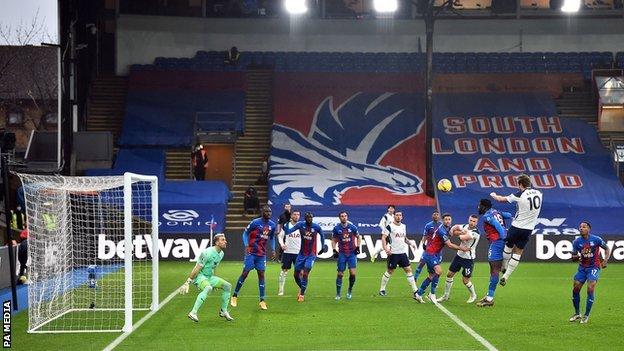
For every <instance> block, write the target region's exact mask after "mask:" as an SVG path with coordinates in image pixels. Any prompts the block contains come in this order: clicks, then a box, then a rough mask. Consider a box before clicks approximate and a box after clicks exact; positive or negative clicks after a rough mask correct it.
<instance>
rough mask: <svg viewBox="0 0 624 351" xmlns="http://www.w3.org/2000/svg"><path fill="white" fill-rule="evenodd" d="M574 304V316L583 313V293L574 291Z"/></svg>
mask: <svg viewBox="0 0 624 351" xmlns="http://www.w3.org/2000/svg"><path fill="white" fill-rule="evenodd" d="M572 304H573V305H574V314H580V313H581V292H580V290H578V289H576V288H574V289H572Z"/></svg>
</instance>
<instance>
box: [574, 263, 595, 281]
mask: <svg viewBox="0 0 624 351" xmlns="http://www.w3.org/2000/svg"><path fill="white" fill-rule="evenodd" d="M599 276H600V268H598V267H583V266H579V268H578V272H576V274H575V275H574V280H576V281H579V282H581V283H585V281H587V280H589V281H598V277H599Z"/></svg>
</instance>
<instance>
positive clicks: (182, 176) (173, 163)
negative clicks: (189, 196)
mask: <svg viewBox="0 0 624 351" xmlns="http://www.w3.org/2000/svg"><path fill="white" fill-rule="evenodd" d="M166 167H167V170H166V178H167V180H189V179H192V174H191V150H190V148H188V149H168V150H167V165H166Z"/></svg>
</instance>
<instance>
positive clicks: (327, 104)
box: [269, 72, 434, 233]
mask: <svg viewBox="0 0 624 351" xmlns="http://www.w3.org/2000/svg"><path fill="white" fill-rule="evenodd" d="M420 91H422V77H421V76H420V75H417V74H389V73H373V74H361V73H302V72H298V73H276V76H275V84H274V115H275V123H274V125H273V133H272V144H271V156H270V181H269V201H270V203H271V204H272V205H273V208H274V211H275V212H274V213H279V212H281V211H280V210H281V207H282V204H284V203H286V202H289V203H291V204H292V205H293V206H294V207H298V208H300V209H302V208H303V207H305V211H311V212H313V213H314V214H315V216H323V217H333V218H335V217H336V216H337V215H338V211H340V210H343V209H346V210H348V211H349V212H350V219H351V220H352V221H353V222H354V223H356V222H357V223H362V224H363V227H364V228H366V230H368V232H375V233H378V232H379V229H378V228H375V227H374V226H375V225H377V223H379V219H380V218H381V216H382V215H383V214H384V213H385V212H386V206H387V205H388V204H394V205H396V206H397V207H407V206H410V207H414V209H413V210H410V211H409V212H410V213H414V212H419V209H418V207H421V206H422V207H425V208H430V207H431V206H432V205H433V203H434V202H433V200H432V199H431V198H429V197H427V196H426V195H425V193H424V184H425V177H426V171H425V161H424V160H425V152H424V148H423V145H424V134H425V128H424V113H423V111H424V104H423V97H422V93H421V92H420ZM406 210H407V209H406ZM427 211H430V209H428V210H427ZM427 217H429V215H427V216H425V218H427ZM418 221H420V220H418ZM408 223H409V225H411V222H408ZM419 226H420V224H419Z"/></svg>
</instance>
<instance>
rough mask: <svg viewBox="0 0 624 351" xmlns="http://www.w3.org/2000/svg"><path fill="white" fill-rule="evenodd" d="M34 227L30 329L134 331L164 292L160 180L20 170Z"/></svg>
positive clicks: (30, 224) (29, 220)
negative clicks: (161, 289)
mask: <svg viewBox="0 0 624 351" xmlns="http://www.w3.org/2000/svg"><path fill="white" fill-rule="evenodd" d="M18 176H19V177H20V179H21V181H22V185H23V188H24V195H25V196H24V197H25V202H26V216H27V225H28V231H29V239H28V246H29V250H28V259H29V278H30V279H29V280H30V282H31V283H30V285H29V289H28V332H30V333H64V332H119V331H124V332H128V331H131V330H132V328H133V324H134V320H135V319H138V318H140V316H139V314H141V313H147V312H137V311H149V310H156V309H158V306H159V296H158V250H159V234H158V178H157V177H156V176H145V175H139V174H133V173H126V174H124V175H123V176H106V177H64V176H58V175H52V176H48V175H33V174H18Z"/></svg>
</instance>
